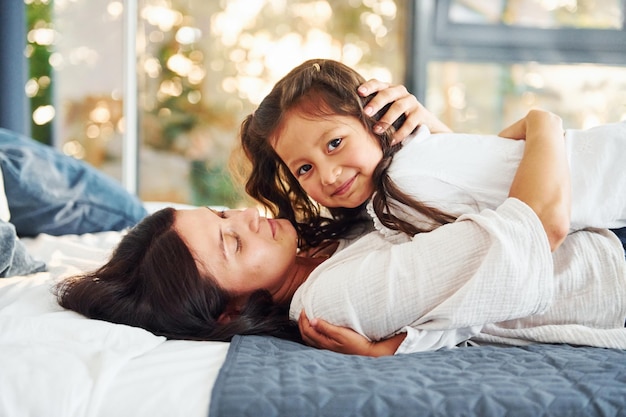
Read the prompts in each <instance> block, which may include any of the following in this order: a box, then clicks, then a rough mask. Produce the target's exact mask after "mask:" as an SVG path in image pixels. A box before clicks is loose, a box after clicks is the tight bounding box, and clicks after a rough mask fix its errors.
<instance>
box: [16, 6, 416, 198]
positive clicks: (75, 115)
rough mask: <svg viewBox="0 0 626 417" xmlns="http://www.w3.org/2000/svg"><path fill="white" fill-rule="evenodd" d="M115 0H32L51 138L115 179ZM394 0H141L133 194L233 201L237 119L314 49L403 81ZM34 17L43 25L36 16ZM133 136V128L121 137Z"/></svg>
mask: <svg viewBox="0 0 626 417" xmlns="http://www.w3.org/2000/svg"><path fill="white" fill-rule="evenodd" d="M133 2H134V1H121V0H117V1H116V0H101V1H93V0H55V1H54V3H48V1H42V0H29V7H34V6H35V5H36V4H41V3H45V4H46V5H48V8H49V10H51V11H52V13H51V15H52V16H51V19H50V21H49V22H47V23H46V24H45V25H46V27H48V28H53V29H54V34H55V37H54V42H53V43H52V44H50V45H49V50H50V51H52V52H51V56H50V58H49V63H50V64H51V65H52V67H53V68H54V76H53V80H54V89H55V94H54V96H55V105H54V107H55V109H56V116H55V117H56V120H55V123H56V126H55V136H56V137H57V145H58V146H59V147H60V148H61V149H63V151H65V152H66V153H68V154H70V155H74V156H76V157H78V158H83V159H85V160H87V161H88V162H90V163H92V164H93V165H95V166H96V167H98V168H99V169H101V170H103V171H105V172H106V173H108V174H110V175H111V176H113V177H115V178H118V179H120V180H121V178H122V172H121V167H122V163H121V161H122V154H123V152H124V146H123V140H124V137H125V133H127V132H124V126H125V123H124V111H123V110H124V94H125V90H124V89H125V83H124V47H123V46H124V42H125V39H124V36H123V34H124V29H125V23H124V22H125V19H126V18H127V12H128V5H129V4H131V3H133ZM404 3H405V2H404V1H403V0H349V1H345V2H331V1H327V0H293V1H288V2H286V1H282V0H280V1H279V0H259V1H250V0H228V1H206V0H139V1H137V25H138V30H137V51H138V52H137V55H138V56H137V84H138V95H137V104H138V112H139V113H138V114H139V118H138V121H139V123H138V131H139V137H140V149H139V161H138V162H139V164H138V166H139V195H140V197H141V198H142V199H144V200H161V201H172V202H181V203H191V204H198V205H199V204H223V205H229V206H236V205H237V204H239V203H240V202H242V199H243V192H242V191H241V190H239V189H238V188H236V187H235V186H234V185H233V184H232V183H231V181H230V178H229V175H228V170H227V162H228V161H227V159H228V155H229V153H230V150H231V147H232V146H233V143H234V141H235V140H236V139H237V132H238V129H239V124H240V122H241V120H243V118H244V116H245V115H247V114H249V113H250V112H252V111H253V110H254V108H255V106H256V105H257V104H258V103H259V102H260V100H261V99H262V98H263V97H264V96H265V95H266V94H267V93H268V92H269V90H270V88H271V87H272V86H273V84H274V83H275V82H276V81H277V80H278V79H279V78H280V77H282V76H283V75H284V74H286V73H287V72H288V71H289V70H290V69H291V68H293V67H295V66H296V65H298V64H300V63H301V62H302V61H304V60H305V59H308V58H313V57H325V58H333V59H337V60H340V61H342V62H345V63H346V64H348V65H351V66H353V67H354V68H356V69H357V70H358V71H359V72H361V74H362V75H363V76H365V77H366V78H372V77H376V78H379V79H382V80H386V81H391V80H393V81H396V82H402V80H403V76H404V72H405V68H406V61H405V54H404V53H403V51H404V50H405V45H404V39H405V36H404V27H405V26H404V25H405V22H404V20H403V18H404V17H405V16H406V12H404V8H405V7H406V6H405V5H404ZM39 24H40V26H41V25H43V23H39ZM129 137H130V136H129Z"/></svg>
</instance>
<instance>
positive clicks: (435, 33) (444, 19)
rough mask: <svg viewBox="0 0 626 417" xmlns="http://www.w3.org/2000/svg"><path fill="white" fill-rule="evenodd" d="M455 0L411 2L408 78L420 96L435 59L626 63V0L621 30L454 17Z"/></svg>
mask: <svg viewBox="0 0 626 417" xmlns="http://www.w3.org/2000/svg"><path fill="white" fill-rule="evenodd" d="M450 4H451V0H415V1H413V2H409V10H408V15H409V16H411V17H412V22H413V25H412V27H410V28H409V29H408V30H407V36H408V37H409V39H407V45H408V51H407V53H408V56H409V57H410V59H408V60H407V62H408V67H407V75H406V83H407V87H408V88H409V90H410V91H412V92H413V94H415V95H416V96H417V98H418V99H419V100H420V101H422V102H423V101H424V98H425V96H426V82H427V65H428V62H431V61H458V62H492V63H515V62H538V63H541V64H573V63H577V64H583V63H587V64H604V65H615V66H626V27H625V26H626V25H625V19H626V17H625V16H626V2H625V3H624V5H623V7H624V9H625V10H624V12H623V13H622V25H621V29H576V28H556V29H555V28H532V27H523V26H510V25H504V24H498V25H485V24H473V23H472V24H468V23H457V22H452V21H450V19H449V17H448V16H449V9H450Z"/></svg>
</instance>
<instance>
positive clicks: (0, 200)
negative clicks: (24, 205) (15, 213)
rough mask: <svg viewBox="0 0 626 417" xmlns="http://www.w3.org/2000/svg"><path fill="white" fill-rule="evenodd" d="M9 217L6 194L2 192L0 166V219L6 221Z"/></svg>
mask: <svg viewBox="0 0 626 417" xmlns="http://www.w3.org/2000/svg"><path fill="white" fill-rule="evenodd" d="M10 218H11V213H10V212H9V203H7V196H6V194H5V193H4V179H3V178H2V168H0V220H3V221H5V222H8V221H9V219H10Z"/></svg>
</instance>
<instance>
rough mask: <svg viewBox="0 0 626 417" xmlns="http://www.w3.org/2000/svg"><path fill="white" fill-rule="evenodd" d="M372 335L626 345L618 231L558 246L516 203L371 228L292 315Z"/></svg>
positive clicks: (417, 343) (448, 343)
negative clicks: (436, 222) (433, 222)
mask: <svg viewBox="0 0 626 417" xmlns="http://www.w3.org/2000/svg"><path fill="white" fill-rule="evenodd" d="M302 309H304V311H305V312H306V314H307V316H308V317H309V318H314V317H317V318H322V319H324V320H327V321H329V322H330V323H332V324H335V325H339V326H347V327H350V328H352V329H354V330H356V331H357V332H359V333H360V334H362V335H364V336H366V337H368V338H369V339H371V340H379V339H382V338H386V337H389V336H391V335H393V334H396V333H399V332H403V331H406V332H408V335H407V337H406V338H405V340H404V342H403V344H402V345H401V346H400V348H399V349H398V353H407V352H414V351H423V350H434V349H439V348H441V347H452V346H455V345H457V344H458V343H460V342H462V341H464V340H467V339H470V338H472V339H473V340H478V341H486V342H498V343H509V344H526V343H532V342H563V343H573V344H584V345H592V346H607V347H619V348H626V330H625V329H624V327H623V326H624V318H625V317H626V261H625V260H624V252H623V249H622V246H621V243H620V242H619V240H618V239H617V238H616V237H615V235H613V234H612V233H610V232H608V231H603V230H597V231H580V232H576V233H573V234H571V235H570V236H569V237H568V238H567V239H566V241H565V243H564V244H563V245H561V247H559V249H558V250H557V251H556V252H555V253H554V254H551V253H550V247H549V244H548V240H547V237H546V235H545V232H544V231H543V227H542V225H541V222H540V221H539V219H538V217H537V216H536V214H535V213H534V212H533V211H532V210H531V209H530V207H528V206H527V205H526V204H524V203H523V202H521V201H519V200H516V199H513V198H509V199H507V200H506V201H505V202H504V203H503V204H502V205H501V206H500V207H498V208H497V209H496V210H484V211H482V212H481V213H479V214H469V215H464V216H461V217H460V218H459V219H458V220H457V221H456V222H454V223H451V224H448V225H445V226H442V227H440V228H438V229H436V230H434V231H432V232H429V233H421V234H418V235H416V236H415V237H413V238H412V239H410V238H408V237H406V236H405V235H401V234H399V235H395V236H391V237H387V238H385V237H384V236H383V235H382V234H380V233H378V232H377V231H374V232H371V233H369V234H367V235H365V236H363V237H361V238H359V239H357V240H356V241H354V242H353V243H351V244H349V245H347V246H346V247H343V248H340V250H338V251H337V252H336V253H335V254H334V255H333V256H332V257H331V258H330V259H329V260H327V261H325V262H324V263H322V264H321V265H320V266H319V267H317V268H316V269H315V270H314V271H313V273H312V274H311V275H310V276H309V278H308V279H307V281H306V282H305V283H304V284H303V285H302V286H301V287H300V288H299V289H298V290H297V291H296V293H295V295H294V297H293V300H292V303H291V309H290V317H291V318H292V319H293V320H297V318H298V317H299V315H300V312H301V310H302Z"/></svg>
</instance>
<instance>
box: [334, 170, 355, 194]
mask: <svg viewBox="0 0 626 417" xmlns="http://www.w3.org/2000/svg"><path fill="white" fill-rule="evenodd" d="M355 179H356V175H355V176H354V177H352V178H350V179H349V180H348V181H346V182H344V183H343V184H341V186H340V187H339V188H337V189H336V190H335V191H334V192H333V193H332V195H331V196H332V197H336V196H340V195H343V194H345V193H347V192H348V190H350V187H352V184H353V183H354V180H355Z"/></svg>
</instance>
